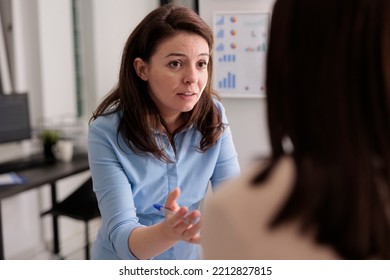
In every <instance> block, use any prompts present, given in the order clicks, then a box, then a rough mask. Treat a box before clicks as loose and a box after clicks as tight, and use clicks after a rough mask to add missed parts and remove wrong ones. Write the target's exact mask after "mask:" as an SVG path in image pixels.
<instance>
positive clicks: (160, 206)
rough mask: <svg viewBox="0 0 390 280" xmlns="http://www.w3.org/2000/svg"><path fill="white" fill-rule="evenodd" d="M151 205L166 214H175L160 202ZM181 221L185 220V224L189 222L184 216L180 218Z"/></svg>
mask: <svg viewBox="0 0 390 280" xmlns="http://www.w3.org/2000/svg"><path fill="white" fill-rule="evenodd" d="M153 207H154V208H156V209H157V210H158V211H162V212H165V213H168V214H175V213H176V212H174V211H172V210H170V209H168V208H165V207H164V206H162V205H160V204H153ZM181 220H182V221H183V222H185V223H186V224H189V225H190V224H191V222H190V221H188V220H186V219H185V218H182V219H181Z"/></svg>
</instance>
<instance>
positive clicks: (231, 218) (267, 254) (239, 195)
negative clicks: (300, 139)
mask: <svg viewBox="0 0 390 280" xmlns="http://www.w3.org/2000/svg"><path fill="white" fill-rule="evenodd" d="M260 168H261V163H256V164H255V165H254V166H253V167H252V168H251V169H250V170H247V171H246V172H243V174H242V176H241V177H239V178H237V179H234V180H232V181H229V182H227V183H225V184H224V186H223V187H222V186H221V188H219V189H218V190H216V191H215V193H214V194H213V195H211V196H210V197H208V198H207V200H206V202H205V209H204V214H203V229H202V246H203V250H204V252H203V253H204V258H205V259H237V260H238V259H248V260H249V259H268V260H273V259H337V258H339V257H338V255H337V254H336V253H335V251H334V250H333V249H332V248H330V247H328V246H322V245H319V244H317V243H316V242H315V241H314V239H313V235H312V234H310V235H309V234H307V235H302V234H301V233H300V232H299V228H298V221H289V222H286V223H282V224H280V225H278V226H277V227H276V228H274V229H269V228H268V224H269V223H270V221H271V220H272V218H273V217H274V215H276V214H277V212H278V210H279V209H280V207H281V206H283V204H284V201H285V200H286V199H287V198H288V195H289V192H290V190H291V188H292V185H293V182H294V180H295V166H294V163H293V160H292V159H291V158H287V157H286V158H283V159H281V160H280V162H279V163H278V164H277V165H276V166H275V168H274V169H273V171H272V173H271V174H270V176H269V177H268V179H267V181H265V182H264V183H262V184H263V186H251V180H252V179H253V178H254V176H255V174H256V173H257V172H258V171H259V170H260Z"/></svg>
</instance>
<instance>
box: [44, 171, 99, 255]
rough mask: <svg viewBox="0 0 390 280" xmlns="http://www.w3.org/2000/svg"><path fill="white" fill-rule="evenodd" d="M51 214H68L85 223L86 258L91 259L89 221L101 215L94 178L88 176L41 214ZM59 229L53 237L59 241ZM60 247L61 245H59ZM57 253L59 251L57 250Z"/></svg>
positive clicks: (56, 215) (67, 215) (57, 215)
mask: <svg viewBox="0 0 390 280" xmlns="http://www.w3.org/2000/svg"><path fill="white" fill-rule="evenodd" d="M47 214H51V215H53V216H55V217H59V216H66V217H70V218H73V219H76V220H81V221H84V223H85V259H86V260H89V259H90V253H89V251H90V250H89V228H88V222H89V221H90V220H92V219H95V218H97V217H100V211H99V208H98V203H97V199H96V195H95V193H94V191H93V189H92V178H91V177H90V178H88V179H87V180H86V181H85V182H84V183H83V184H82V185H81V186H80V187H79V188H77V189H76V190H75V191H74V192H73V193H71V194H70V195H69V196H67V197H66V198H65V199H64V200H62V201H61V202H58V203H57V204H56V205H54V206H53V207H52V208H51V209H49V210H47V211H45V212H43V213H42V214H41V216H44V215H47ZM58 234H59V231H58V230H54V232H53V238H54V240H57V242H59V236H58ZM55 247H56V246H55ZM58 247H59V246H58ZM55 253H57V252H55Z"/></svg>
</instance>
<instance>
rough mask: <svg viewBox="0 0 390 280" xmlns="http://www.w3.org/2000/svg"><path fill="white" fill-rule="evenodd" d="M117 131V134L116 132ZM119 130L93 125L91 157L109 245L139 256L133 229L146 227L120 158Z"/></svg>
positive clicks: (127, 255)
mask: <svg viewBox="0 0 390 280" xmlns="http://www.w3.org/2000/svg"><path fill="white" fill-rule="evenodd" d="M112 134H114V135H112ZM113 136H116V133H112V132H111V133H110V131H109V130H108V129H107V128H106V127H99V125H94V124H92V125H91V126H90V128H89V134H88V156H89V165H90V169H91V175H92V179H93V188H94V191H95V193H96V196H97V199H98V202H99V208H100V212H101V216H102V223H103V224H102V226H103V228H104V232H105V233H106V234H107V236H106V238H107V240H108V243H109V244H106V246H108V247H110V248H112V249H113V250H114V251H115V253H116V254H117V256H118V257H119V258H120V259H137V258H136V257H135V256H134V255H133V254H132V253H131V251H130V249H129V245H128V239H129V236H130V234H131V232H132V231H133V230H134V229H135V228H137V227H140V226H142V225H141V224H140V223H139V221H138V217H137V215H136V208H135V205H134V200H133V193H132V189H131V185H130V183H129V180H128V179H127V177H126V174H125V172H124V170H123V167H122V165H121V164H120V162H119V160H118V157H117V154H116V152H117V149H118V148H117V147H116V142H115V141H116V140H115V138H116V137H113Z"/></svg>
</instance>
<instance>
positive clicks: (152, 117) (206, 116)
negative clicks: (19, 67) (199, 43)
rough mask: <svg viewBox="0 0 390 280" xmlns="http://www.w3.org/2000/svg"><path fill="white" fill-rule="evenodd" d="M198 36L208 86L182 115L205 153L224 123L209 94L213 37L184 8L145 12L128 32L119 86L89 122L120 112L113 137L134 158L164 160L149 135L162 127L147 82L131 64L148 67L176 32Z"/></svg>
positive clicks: (199, 21) (210, 90) (165, 157)
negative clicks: (204, 50) (205, 51)
mask: <svg viewBox="0 0 390 280" xmlns="http://www.w3.org/2000/svg"><path fill="white" fill-rule="evenodd" d="M183 31H184V32H187V33H191V34H197V35H199V36H201V37H202V38H204V39H205V40H206V42H207V44H208V46H209V49H210V59H209V63H208V66H207V67H208V68H207V70H208V81H207V84H206V87H205V89H204V91H203V93H202V96H201V97H200V99H199V101H198V103H197V104H196V105H195V106H194V108H193V110H191V111H190V112H186V113H183V116H184V119H185V124H184V125H183V126H182V127H180V128H178V129H177V130H176V131H175V132H174V133H173V134H175V133H176V132H177V131H179V130H180V129H182V128H183V127H185V126H189V125H192V124H193V125H195V126H196V128H197V129H198V130H199V131H200V132H201V133H202V139H201V141H200V146H199V149H200V150H201V151H206V150H208V149H209V148H210V147H211V146H212V145H213V144H214V143H215V142H216V141H217V140H218V139H219V137H220V136H221V134H222V132H223V130H224V128H225V124H223V123H222V116H221V113H220V112H219V110H218V108H217V107H216V105H215V103H214V98H216V99H218V100H219V99H220V97H219V95H218V94H217V93H216V92H215V91H214V90H212V88H211V81H212V69H213V62H212V55H211V52H212V49H213V44H214V38H213V33H212V30H211V29H210V27H209V26H208V25H207V24H206V23H205V22H204V21H203V20H202V19H201V18H200V17H199V15H198V14H197V13H195V12H194V11H193V10H191V9H189V8H186V7H177V6H174V5H172V4H167V5H164V6H161V7H159V8H157V9H155V10H153V11H152V12H150V13H149V14H148V15H147V16H146V17H145V18H144V19H143V20H142V21H141V22H140V23H139V24H138V25H137V26H136V28H135V29H134V30H133V32H132V33H131V34H130V36H129V38H128V39H127V42H126V44H125V47H124V50H123V54H122V61H121V66H120V72H119V82H118V84H117V85H116V86H115V87H114V88H113V90H112V91H111V92H109V94H108V95H107V96H106V97H105V98H104V99H103V101H102V102H101V103H100V105H99V106H98V107H97V109H96V110H95V111H94V113H93V115H92V117H91V119H90V122H92V121H93V120H95V119H96V118H98V117H99V116H105V115H109V114H113V113H115V112H118V111H119V112H121V117H120V121H119V126H118V135H119V134H121V135H122V136H123V139H124V140H125V142H126V145H127V146H128V147H130V148H131V149H132V150H133V151H134V152H137V153H147V152H150V153H152V154H153V155H154V156H155V157H156V158H159V159H163V160H166V161H169V159H168V158H167V156H166V155H165V153H164V151H163V150H162V149H161V148H160V147H159V146H158V143H156V140H155V138H154V136H153V134H152V130H153V129H158V128H160V127H161V125H163V126H164V127H165V128H166V125H165V122H164V120H163V118H162V117H161V115H160V113H159V111H158V109H157V107H156V106H155V104H154V102H153V101H152V99H151V97H150V95H149V94H148V88H147V82H145V81H143V80H142V79H141V78H139V77H138V75H137V74H136V72H135V69H134V66H133V62H134V59H135V58H137V57H139V58H141V59H142V60H144V61H146V62H148V61H149V60H150V58H151V56H152V55H153V54H154V53H155V51H156V49H157V47H158V46H159V45H160V44H161V43H162V42H163V41H164V40H166V39H168V38H171V37H173V36H175V35H177V34H178V32H183Z"/></svg>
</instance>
